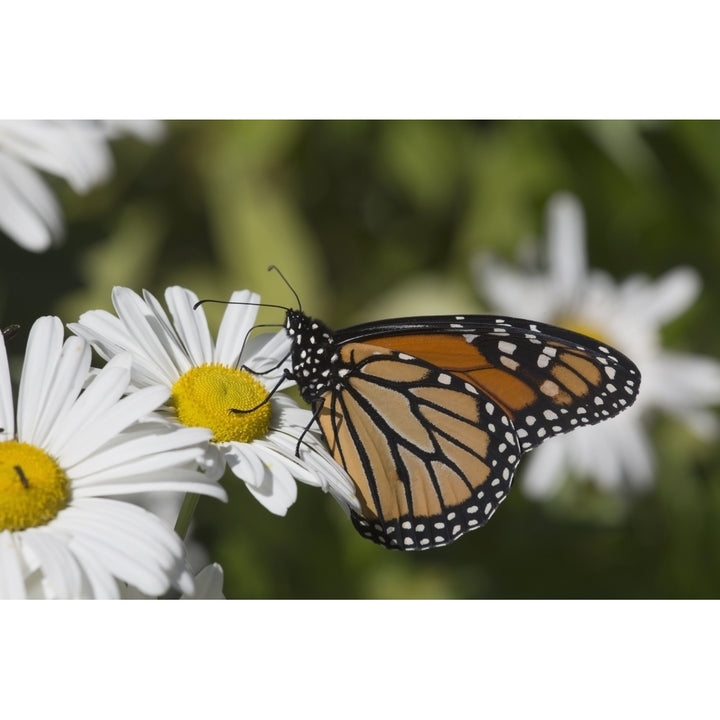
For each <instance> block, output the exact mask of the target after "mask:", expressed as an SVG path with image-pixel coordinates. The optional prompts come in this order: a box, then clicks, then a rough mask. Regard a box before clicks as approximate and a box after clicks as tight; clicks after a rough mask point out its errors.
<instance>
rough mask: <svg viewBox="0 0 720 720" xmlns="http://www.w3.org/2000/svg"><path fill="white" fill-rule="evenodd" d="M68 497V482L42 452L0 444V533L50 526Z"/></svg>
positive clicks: (16, 444) (18, 444)
mask: <svg viewBox="0 0 720 720" xmlns="http://www.w3.org/2000/svg"><path fill="white" fill-rule="evenodd" d="M69 497H70V480H69V479H68V477H67V475H65V473H64V472H63V471H62V468H61V467H60V466H59V465H58V464H57V463H56V462H55V460H53V459H52V458H51V457H50V456H49V455H47V454H46V453H45V452H44V451H43V450H41V449H40V448H38V447H35V446H34V445H29V444H28V443H24V442H18V441H17V440H9V441H8V442H3V443H0V531H2V530H25V529H26V528H31V527H37V526H38V525H46V524H47V523H49V522H50V521H51V520H52V519H53V518H54V517H55V516H56V515H57V514H58V513H59V512H60V511H61V510H62V509H63V508H64V507H65V506H66V505H67V502H68V499H69Z"/></svg>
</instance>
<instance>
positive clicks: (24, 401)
mask: <svg viewBox="0 0 720 720" xmlns="http://www.w3.org/2000/svg"><path fill="white" fill-rule="evenodd" d="M62 336H63V327H62V323H61V322H60V320H59V318H56V317H50V316H46V317H41V318H39V319H38V320H36V321H35V323H33V326H32V328H31V329H30V335H29V336H28V343H27V351H26V353H25V362H24V363H23V370H22V377H21V380H20V389H19V391H18V411H17V421H18V422H17V425H18V439H19V440H23V441H26V442H31V441H32V439H33V438H34V431H35V427H36V426H37V424H38V423H39V422H40V413H41V412H42V410H43V407H44V402H45V396H46V394H47V392H48V388H49V387H50V385H51V384H52V381H53V375H54V373H55V366H56V364H57V361H58V358H59V356H60V353H61V350H62Z"/></svg>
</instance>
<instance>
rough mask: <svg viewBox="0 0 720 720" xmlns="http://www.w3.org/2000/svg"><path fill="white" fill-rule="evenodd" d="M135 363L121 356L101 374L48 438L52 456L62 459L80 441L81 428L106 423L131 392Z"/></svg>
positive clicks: (47, 443)
mask: <svg viewBox="0 0 720 720" xmlns="http://www.w3.org/2000/svg"><path fill="white" fill-rule="evenodd" d="M131 361H132V360H131V358H130V356H129V355H128V354H123V355H117V356H115V357H114V358H113V359H112V360H111V361H110V362H109V363H108V364H107V365H106V366H105V367H104V368H103V369H102V370H101V371H100V372H98V373H97V375H96V376H95V377H94V378H93V380H92V382H91V383H90V385H89V386H88V388H87V389H86V390H85V392H83V393H82V394H81V395H80V397H79V398H78V399H77V401H76V402H75V403H73V405H72V406H71V407H70V408H69V409H68V411H67V413H66V414H65V416H64V420H63V423H62V424H58V425H55V426H54V427H53V428H52V431H51V433H50V434H49V435H48V437H47V439H46V442H45V444H44V445H43V447H44V448H45V449H46V450H47V451H48V452H49V453H50V454H51V455H54V456H55V457H57V458H60V457H61V455H62V450H63V447H64V446H65V445H66V443H68V442H70V443H73V442H74V443H77V442H78V433H79V432H80V430H81V428H84V427H86V426H89V427H91V428H94V427H95V426H97V425H99V424H101V423H102V422H103V421H104V416H105V414H106V413H107V412H110V410H111V408H112V407H113V406H114V405H115V404H116V403H117V401H118V398H120V397H121V396H122V394H123V393H124V392H125V390H126V389H127V386H128V381H129V378H130V363H131ZM82 441H83V440H82V439H81V440H80V442H82ZM94 449H95V448H92V449H90V450H89V452H92V451H93V450H94Z"/></svg>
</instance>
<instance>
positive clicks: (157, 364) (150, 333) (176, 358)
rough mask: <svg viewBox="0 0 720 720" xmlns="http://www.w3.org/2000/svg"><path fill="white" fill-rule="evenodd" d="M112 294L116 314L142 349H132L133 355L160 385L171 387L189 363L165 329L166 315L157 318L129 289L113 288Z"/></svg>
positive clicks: (177, 343)
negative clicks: (159, 380)
mask: <svg viewBox="0 0 720 720" xmlns="http://www.w3.org/2000/svg"><path fill="white" fill-rule="evenodd" d="M112 297H113V305H114V306H115V310H116V311H117V313H118V315H119V317H120V318H121V319H122V321H123V322H124V323H125V325H126V326H127V327H128V328H129V329H130V331H131V333H132V334H133V336H134V338H135V341H136V342H137V344H138V345H139V346H140V347H141V348H143V350H142V352H138V351H137V350H134V351H133V356H134V357H137V358H138V359H139V360H141V361H142V363H143V364H144V365H145V366H146V367H147V368H151V369H152V370H153V372H154V373H155V374H156V375H157V376H158V377H159V378H161V380H162V384H163V385H168V386H171V385H172V384H173V383H174V382H175V381H176V380H177V379H178V378H179V377H180V376H181V375H182V374H183V373H185V372H187V370H188V369H189V368H190V362H189V360H188V358H187V355H186V354H185V351H184V349H183V348H182V346H181V345H180V343H179V341H178V339H177V335H176V334H175V333H174V332H172V331H170V332H168V331H167V329H166V328H167V326H168V322H167V318H158V317H157V315H156V314H155V313H154V312H152V311H151V310H150V308H149V307H148V305H147V303H145V302H143V300H142V299H141V298H140V297H139V296H138V295H136V294H135V293H134V292H132V290H129V289H128V288H123V287H115V288H113V293H112Z"/></svg>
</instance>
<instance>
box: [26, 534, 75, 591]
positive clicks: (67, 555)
mask: <svg viewBox="0 0 720 720" xmlns="http://www.w3.org/2000/svg"><path fill="white" fill-rule="evenodd" d="M21 538H22V539H21V542H22V545H23V552H24V553H25V554H27V553H28V551H30V552H32V553H33V554H34V555H35V556H36V558H37V563H38V565H39V567H40V569H41V572H42V574H43V576H44V577H43V586H44V587H45V595H46V596H47V597H52V598H59V599H70V598H76V597H80V594H81V590H82V572H81V570H80V567H79V565H78V563H77V560H76V559H75V557H74V556H73V554H72V552H70V550H69V548H68V547H67V545H66V543H65V542H63V541H62V540H58V538H57V537H56V536H55V533H53V532H52V531H51V530H49V529H48V528H47V527H40V528H29V529H28V530H25V531H24V532H23V533H22V534H21Z"/></svg>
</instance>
